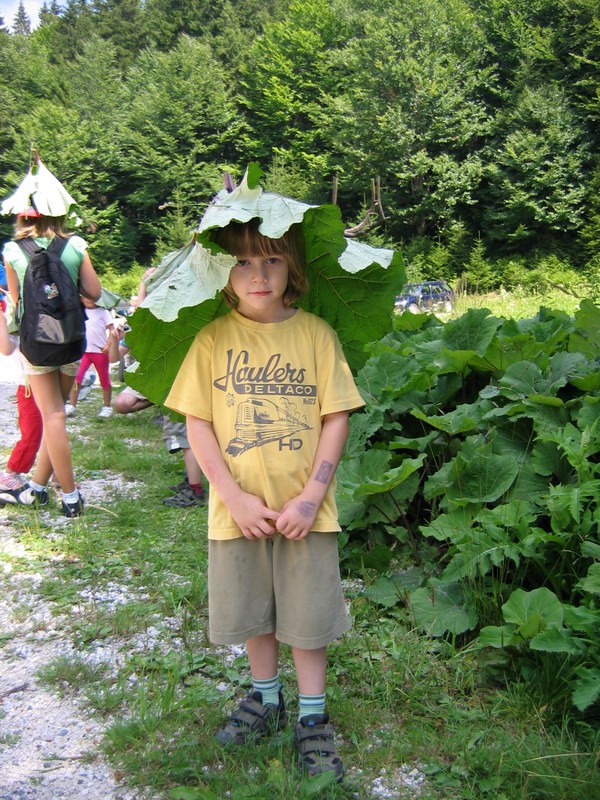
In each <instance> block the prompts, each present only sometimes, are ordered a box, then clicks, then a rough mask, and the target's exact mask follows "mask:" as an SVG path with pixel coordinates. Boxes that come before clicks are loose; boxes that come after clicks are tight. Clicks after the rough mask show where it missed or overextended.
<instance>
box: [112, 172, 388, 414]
mask: <svg viewBox="0 0 600 800" xmlns="http://www.w3.org/2000/svg"><path fill="white" fill-rule="evenodd" d="M258 175H260V170H258V169H257V168H255V167H254V166H253V165H251V166H250V167H249V168H248V170H247V171H246V174H245V176H244V179H243V181H242V183H241V184H240V185H239V186H238V187H237V188H235V189H234V190H233V191H226V190H223V191H221V192H219V194H218V195H217V196H216V197H215V199H214V200H213V202H212V203H211V204H210V206H209V207H208V209H207V211H206V213H205V214H204V216H203V217H202V219H201V221H200V224H199V226H198V228H197V230H196V231H195V233H194V237H193V239H192V242H191V243H190V244H189V245H188V246H187V247H184V248H183V249H181V250H177V251H176V252H172V253H169V254H168V255H167V256H165V257H164V258H163V260H162V261H161V262H160V264H159V265H158V267H157V269H156V271H155V272H154V274H153V275H152V276H151V278H150V279H149V280H148V281H147V286H148V296H147V297H146V299H145V300H144V302H143V303H142V304H141V306H140V307H139V308H138V309H136V311H135V313H134V314H133V315H132V317H131V331H130V332H129V333H128V334H127V345H128V346H129V347H130V348H131V352H132V354H133V356H134V357H135V358H136V359H137V362H138V363H137V364H136V365H135V366H134V368H133V371H131V372H128V374H127V383H128V384H129V385H130V386H132V387H133V388H134V389H137V390H138V391H139V392H141V393H142V394H144V395H145V396H146V397H147V398H148V399H149V400H152V401H153V402H154V403H156V404H157V405H162V404H163V403H164V400H165V398H166V396H167V394H168V393H169V390H170V388H171V385H172V383H173V381H174V379H175V376H176V375H177V372H178V371H179V367H180V366H181V363H182V361H183V359H184V357H185V355H186V353H187V351H188V349H189V347H190V345H191V343H192V340H193V339H194V337H195V335H196V333H197V332H198V331H199V330H200V329H201V328H202V327H203V326H204V325H206V324H207V323H208V322H210V321H211V320H213V319H215V318H216V317H218V316H220V315H221V314H224V313H226V312H227V311H228V310H229V308H228V306H227V305H226V303H225V301H224V299H223V297H222V294H221V290H222V289H223V287H224V286H225V285H226V284H227V281H228V280H229V272H230V270H231V268H232V267H233V265H234V264H235V259H234V258H233V257H232V256H230V255H228V254H226V253H223V252H218V251H219V248H218V247H217V246H216V245H215V244H213V243H212V242H211V238H210V231H211V230H213V229H215V228H223V227H225V226H226V225H228V224H229V223H230V222H231V221H232V220H237V221H238V222H248V221H249V220H251V219H254V218H256V217H257V218H259V219H260V225H259V231H260V232H261V233H262V234H263V235H264V236H268V237H270V238H273V239H279V238H280V237H281V236H282V235H283V234H284V233H285V232H286V231H287V230H288V229H289V228H290V226H291V225H293V224H295V223H299V224H300V225H301V226H302V231H303V234H304V240H305V249H306V261H307V272H308V282H309V291H308V293H307V294H306V295H305V296H304V297H303V298H302V299H301V300H300V301H299V303H298V305H299V306H300V307H301V308H304V309H305V310H307V311H310V312H312V313H314V314H317V315H318V316H319V317H322V318H323V319H325V320H326V321H327V322H329V324H330V325H331V326H332V327H333V328H334V330H335V331H336V332H337V334H338V336H339V339H340V342H341V344H342V347H343V348H344V352H345V354H346V358H347V359H348V362H349V364H350V366H351V367H352V369H353V370H357V369H359V368H360V367H361V366H362V364H363V363H364V361H365V359H366V353H365V352H364V346H365V344H367V343H368V342H371V341H375V340H377V339H380V338H381V337H382V336H384V335H385V334H386V333H387V332H388V331H389V330H390V328H391V325H392V310H393V305H394V296H395V295H396V294H397V293H398V291H399V288H400V287H401V286H402V283H403V280H404V269H403V265H402V260H401V258H400V255H399V254H398V253H395V252H394V251H392V250H383V249H377V248H374V247H371V246H369V245H366V244H362V243H359V242H357V241H355V240H354V239H348V238H346V237H345V236H344V224H343V222H342V219H341V213H340V210H339V208H338V207H337V206H334V205H322V206H312V205H307V204H306V203H301V202H299V201H297V200H292V199H290V198H287V197H282V196H281V195H278V194H273V193H270V192H264V191H263V190H262V188H261V187H260V186H259V185H258V183H257V176H258Z"/></svg>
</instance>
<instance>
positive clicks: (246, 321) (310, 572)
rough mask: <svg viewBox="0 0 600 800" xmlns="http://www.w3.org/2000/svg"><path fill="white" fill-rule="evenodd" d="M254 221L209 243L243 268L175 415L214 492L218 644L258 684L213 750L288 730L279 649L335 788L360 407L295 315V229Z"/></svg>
mask: <svg viewBox="0 0 600 800" xmlns="http://www.w3.org/2000/svg"><path fill="white" fill-rule="evenodd" d="M258 222H259V220H257V219H254V220H252V221H251V222H249V223H244V224H242V223H237V222H232V223H230V224H229V225H228V226H227V227H226V228H224V229H220V230H218V231H216V232H215V233H214V234H213V237H214V240H215V241H216V242H217V243H218V244H219V245H221V247H223V249H225V250H226V251H227V252H229V253H231V254H232V255H233V256H234V257H235V258H237V263H236V264H235V266H234V267H233V268H232V270H231V274H230V279H229V283H228V285H227V286H226V288H225V289H224V290H223V294H224V296H225V298H226V300H227V302H228V303H229V305H230V306H232V310H231V311H230V312H229V313H228V314H226V315H225V316H223V317H221V318H219V319H218V320H215V321H214V322H212V323H211V324H209V325H207V326H206V327H205V328H203V329H202V330H201V331H200V332H199V333H198V335H197V336H196V339H195V340H194V343H193V344H192V347H191V349H190V351H189V353H188V355H187V356H186V359H185V361H184V362H183V364H182V366H181V369H180V371H179V374H178V376H177V378H176V380H175V382H174V384H173V387H172V389H171V392H170V394H169V397H168V398H167V401H166V405H167V406H169V407H170V408H173V409H175V410H176V411H179V412H180V413H182V414H184V415H185V416H186V419H187V426H188V436H189V440H190V444H191V447H192V450H193V452H194V454H195V455H196V458H197V459H198V462H199V463H200V466H201V468H202V471H203V472H204V474H205V475H206V477H207V479H208V481H209V483H210V485H211V494H210V499H209V533H208V536H209V551H208V552H209V621H210V638H211V641H213V642H214V643H217V644H236V643H239V642H245V643H246V651H247V654H248V659H249V662H250V671H251V675H252V691H251V693H250V694H249V696H248V697H247V698H245V699H244V700H242V701H241V702H240V704H239V707H238V708H237V709H236V710H235V711H234V713H233V714H232V715H231V717H230V719H229V720H228V722H227V724H226V725H225V726H224V727H223V728H222V729H221V730H220V731H219V732H218V733H217V736H216V738H217V740H218V741H219V742H220V743H222V744H224V745H237V744H243V743H245V742H247V741H249V740H254V739H259V738H261V737H262V736H265V735H267V734H270V733H273V732H274V731H276V730H278V729H281V728H283V727H284V725H285V724H286V722H287V712H286V710H285V704H284V701H283V696H282V692H281V686H280V684H279V679H278V651H279V642H283V643H286V644H289V645H291V647H292V654H293V658H294V664H295V667H296V673H297V680H298V689H299V716H298V722H297V724H296V729H295V733H296V746H297V749H298V753H299V757H300V762H301V764H302V766H303V768H304V769H305V770H306V771H307V772H308V773H309V774H310V775H317V774H320V773H323V772H329V771H332V772H334V773H335V776H336V779H337V780H338V781H339V780H341V779H342V777H343V765H342V761H341V759H340V757H339V755H338V754H337V751H336V748H335V742H334V731H333V726H332V725H331V723H330V722H329V717H328V715H327V714H326V713H325V678H326V668H327V653H326V648H327V645H328V644H329V643H330V642H331V641H333V640H334V639H336V638H337V637H339V636H340V635H342V634H343V633H345V632H346V631H347V630H348V629H349V627H350V622H349V618H348V614H347V612H346V608H345V604H344V599H343V594H342V588H341V580H340V573H339V564H338V550H337V532H338V531H339V530H340V528H339V524H338V521H337V511H336V507H335V497H334V485H333V478H334V473H335V470H336V468H337V465H338V462H339V459H340V457H341V454H342V450H343V448H344V445H345V442H346V438H347V435H348V415H349V412H350V411H352V410H354V409H356V408H359V407H360V406H362V405H364V403H363V400H362V398H361V396H360V395H359V393H358V391H357V389H356V386H355V384H354V380H353V378H352V375H351V372H350V369H349V367H348V365H347V363H346V360H345V358H344V355H343V353H342V350H341V347H340V345H339V342H338V340H337V337H336V335H335V333H334V332H333V331H332V330H331V328H330V327H329V325H327V323H325V322H323V320H320V319H319V318H318V317H315V316H313V315H312V314H308V313H306V312H304V311H302V310H299V309H297V308H294V307H293V305H292V304H293V303H294V302H295V301H296V300H297V299H298V298H299V297H300V295H301V294H302V293H303V292H304V291H305V290H306V287H307V280H306V275H305V265H304V255H303V242H302V235H301V231H300V228H299V226H292V228H291V229H290V230H289V231H288V232H287V233H286V234H284V235H283V237H282V238H281V239H277V240H272V239H268V238H266V237H264V236H262V235H261V234H260V233H259V231H258Z"/></svg>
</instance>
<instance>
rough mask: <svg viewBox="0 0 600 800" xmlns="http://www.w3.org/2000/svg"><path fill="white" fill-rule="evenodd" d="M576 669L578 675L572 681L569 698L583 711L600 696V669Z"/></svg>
mask: <svg viewBox="0 0 600 800" xmlns="http://www.w3.org/2000/svg"><path fill="white" fill-rule="evenodd" d="M576 671H577V674H578V676H579V677H578V678H577V680H576V681H575V683H574V687H575V688H574V690H573V694H572V695H571V699H572V700H573V704H574V705H575V706H576V707H577V708H578V709H579V710H580V711H585V709H586V708H588V707H589V706H591V705H592V704H593V703H595V702H596V701H597V700H598V698H599V697H600V669H591V668H587V667H579V668H578V669H577V670H576Z"/></svg>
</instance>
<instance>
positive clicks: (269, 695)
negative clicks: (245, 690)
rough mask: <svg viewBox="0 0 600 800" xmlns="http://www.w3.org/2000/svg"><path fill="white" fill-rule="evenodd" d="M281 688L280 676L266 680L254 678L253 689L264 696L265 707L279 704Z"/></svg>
mask: <svg viewBox="0 0 600 800" xmlns="http://www.w3.org/2000/svg"><path fill="white" fill-rule="evenodd" d="M280 688H281V686H280V683H279V675H275V677H274V678H267V679H266V680H257V679H255V678H252V689H253V691H255V692H260V693H261V694H262V701H263V705H266V704H267V703H273V705H275V706H276V705H277V704H278V703H279V689H280Z"/></svg>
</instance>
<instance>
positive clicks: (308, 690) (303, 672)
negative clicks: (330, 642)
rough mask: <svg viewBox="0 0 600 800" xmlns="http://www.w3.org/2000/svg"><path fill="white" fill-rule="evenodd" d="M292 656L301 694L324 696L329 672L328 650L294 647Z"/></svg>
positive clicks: (324, 648) (323, 648)
mask: <svg viewBox="0 0 600 800" xmlns="http://www.w3.org/2000/svg"><path fill="white" fill-rule="evenodd" d="M292 655H293V657H294V664H295V666H296V677H297V680H298V691H299V692H300V694H308V695H317V694H323V693H324V692H325V677H326V672H327V648H326V647H319V648H318V649H316V650H303V649H302V648H300V647H292Z"/></svg>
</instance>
